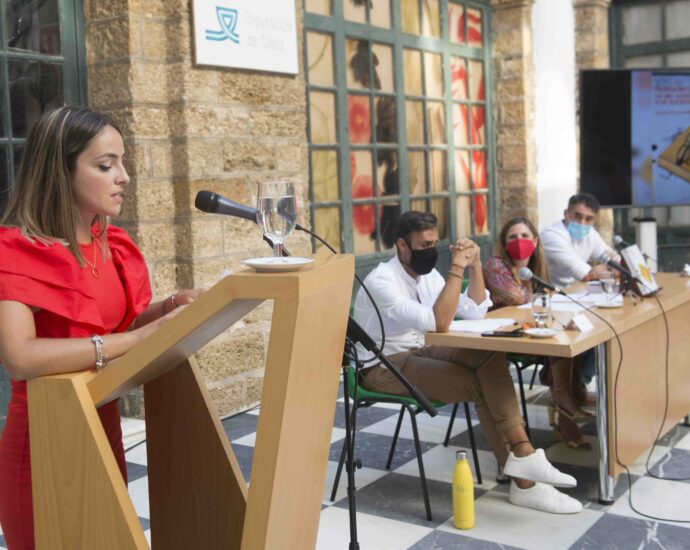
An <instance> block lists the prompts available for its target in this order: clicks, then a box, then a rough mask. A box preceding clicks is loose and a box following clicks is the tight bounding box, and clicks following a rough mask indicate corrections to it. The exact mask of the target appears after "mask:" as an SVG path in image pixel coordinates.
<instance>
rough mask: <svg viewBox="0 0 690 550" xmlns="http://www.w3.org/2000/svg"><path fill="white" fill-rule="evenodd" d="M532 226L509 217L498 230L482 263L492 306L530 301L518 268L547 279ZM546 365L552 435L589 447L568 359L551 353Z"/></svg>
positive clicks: (584, 414) (585, 417) (527, 286)
mask: <svg viewBox="0 0 690 550" xmlns="http://www.w3.org/2000/svg"><path fill="white" fill-rule="evenodd" d="M538 235H539V233H538V232H537V229H536V227H534V225H533V224H532V222H530V221H529V220H528V219H526V218H513V219H512V220H509V221H508V222H507V223H506V224H505V225H504V226H503V229H502V230H501V233H500V235H499V238H498V243H497V246H496V250H497V254H495V255H494V256H491V257H490V258H489V259H487V260H486V263H485V264H484V281H485V283H486V288H487V290H488V291H489V292H490V294H491V301H492V302H493V303H494V306H496V307H503V306H518V305H522V304H527V303H529V302H531V301H532V293H533V291H534V286H533V285H534V283H532V282H531V281H521V280H520V278H519V277H518V271H519V270H520V268H522V267H528V268H529V269H530V270H531V271H532V273H534V274H535V275H536V276H537V277H539V278H540V279H542V280H544V281H548V280H549V273H548V268H547V267H546V260H545V258H544V252H543V250H542V246H541V243H540V242H539V237H538ZM547 363H548V365H549V368H548V369H544V370H543V371H542V380H543V381H544V382H545V383H548V385H549V386H550V387H551V401H552V404H553V406H552V407H551V408H550V411H549V412H550V415H549V416H550V419H551V424H552V426H553V427H554V428H555V430H556V437H557V438H560V439H563V441H565V443H566V444H567V445H568V446H569V447H572V448H573V449H583V450H589V449H591V448H592V446H591V444H590V443H589V442H587V441H585V440H584V438H583V436H582V431H581V430H580V428H579V426H578V425H577V424H578V422H586V421H588V420H589V419H590V418H591V415H590V414H589V413H587V412H585V411H583V410H582V409H580V407H579V405H578V404H577V401H576V400H575V397H574V396H573V391H572V377H573V364H574V361H573V360H572V359H566V358H556V357H552V358H550V359H549V360H548V361H547Z"/></svg>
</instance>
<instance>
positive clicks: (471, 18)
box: [467, 8, 484, 48]
mask: <svg viewBox="0 0 690 550" xmlns="http://www.w3.org/2000/svg"><path fill="white" fill-rule="evenodd" d="M483 35H484V30H483V28H482V12H481V11H480V10H475V9H472V8H468V9H467V44H468V45H469V46H474V47H475V48H481V47H482V38H483Z"/></svg>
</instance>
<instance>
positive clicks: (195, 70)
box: [84, 0, 310, 415]
mask: <svg viewBox="0 0 690 550" xmlns="http://www.w3.org/2000/svg"><path fill="white" fill-rule="evenodd" d="M301 5H302V2H301V1H300V2H296V10H297V21H298V43H299V44H300V45H301V42H302V41H301V35H302V29H301V20H302V13H301V9H302V8H301ZM190 10H191V2H189V1H188V0H84V14H85V20H86V33H85V34H86V55H87V66H88V67H87V69H88V77H87V82H88V89H89V105H90V107H91V108H94V109H98V110H102V111H104V112H107V113H108V114H110V115H111V116H113V118H114V119H115V120H116V122H117V123H118V124H119V125H120V126H121V128H122V130H123V133H124V136H125V145H126V155H127V157H128V160H127V167H128V169H129V171H130V175H131V177H132V181H131V183H130V185H129V190H128V193H127V200H126V202H125V207H124V209H123V213H122V215H121V217H120V218H119V219H118V220H117V221H116V223H117V224H118V225H121V226H122V227H124V228H125V229H127V230H128V231H129V232H130V234H131V235H132V237H133V238H134V239H135V241H136V242H137V244H138V245H139V247H140V248H141V250H142V252H143V254H144V256H145V257H146V260H147V262H148V265H149V270H150V274H151V283H152V286H153V292H154V300H161V299H163V298H165V297H167V296H169V295H170V294H171V293H172V292H173V291H174V290H175V289H179V288H193V287H208V286H211V285H212V284H213V283H214V282H215V281H216V280H218V278H219V277H220V276H221V275H222V274H223V273H224V272H225V271H226V270H229V271H235V270H237V269H240V268H241V267H242V266H241V263H240V262H241V260H242V259H244V258H248V257H253V256H258V255H268V254H270V251H269V250H268V248H267V246H266V245H265V243H263V241H262V240H261V238H260V233H259V231H258V229H257V228H256V227H255V226H254V224H252V223H250V222H247V221H243V220H237V219H234V218H226V217H222V216H213V215H209V214H203V213H200V212H198V211H195V209H194V197H195V196H196V193H197V191H199V190H201V189H209V190H212V191H216V192H218V193H220V194H222V195H225V196H226V197H229V198H230V199H232V200H235V201H237V202H240V203H245V204H251V203H252V201H253V197H252V195H253V190H254V189H255V187H256V184H257V182H259V181H262V180H269V179H277V178H288V179H290V180H292V181H293V182H294V183H295V187H296V191H297V192H298V195H299V204H300V206H301V207H302V209H301V212H302V214H301V219H300V220H299V221H300V222H302V223H305V224H308V210H307V208H306V197H307V195H308V189H307V187H308V177H307V160H306V158H307V157H306V154H307V144H306V143H307V141H306V139H307V138H306V114H305V111H306V109H305V94H304V79H303V72H302V71H301V70H300V74H299V75H297V76H283V75H275V74H267V73H259V72H252V71H240V70H229V69H220V68H208V67H195V66H194V64H193V54H192V49H193V45H192V29H191V13H190ZM299 59H300V66H301V61H302V54H301V51H300V52H299ZM288 244H289V247H290V249H291V250H292V251H293V253H294V252H296V253H307V252H308V251H309V247H310V245H309V242H308V241H307V239H306V238H304V237H302V236H300V235H293V237H291V239H290V241H289V243H288ZM270 316H271V304H264V305H262V306H261V307H260V308H258V309H257V310H255V311H254V312H253V313H252V314H250V315H249V316H248V317H246V318H245V319H244V320H243V321H242V322H241V323H238V324H237V325H236V326H234V327H232V328H231V329H230V330H228V331H227V332H226V333H225V334H223V335H221V336H220V337H219V338H218V339H217V340H216V341H215V342H214V343H212V344H210V345H209V346H207V348H205V349H204V350H202V351H201V353H200V354H199V356H198V359H199V361H200V364H201V368H202V370H203V373H204V376H205V377H206V381H207V383H208V387H209V389H210V390H211V395H212V398H213V400H214V402H215V403H216V405H217V407H218V409H219V411H220V413H221V414H223V415H224V414H228V413H232V412H235V411H238V410H242V409H246V408H248V407H250V406H252V405H254V404H256V403H257V402H258V400H259V398H260V392H261V385H262V379H263V378H262V377H263V367H264V357H265V350H266V346H267V341H268V332H269V330H270ZM126 401H127V405H126V408H127V411H126V412H127V414H141V413H142V412H143V411H142V400H141V395H140V393H135V394H134V395H132V396H130V397H129V398H128V399H127V400H126Z"/></svg>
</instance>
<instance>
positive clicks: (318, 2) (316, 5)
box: [304, 0, 331, 15]
mask: <svg viewBox="0 0 690 550" xmlns="http://www.w3.org/2000/svg"><path fill="white" fill-rule="evenodd" d="M304 9H305V10H307V11H310V12H312V13H320V14H321V15H331V0H304Z"/></svg>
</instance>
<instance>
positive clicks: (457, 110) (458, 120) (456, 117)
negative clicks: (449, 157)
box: [453, 103, 469, 147]
mask: <svg viewBox="0 0 690 550" xmlns="http://www.w3.org/2000/svg"><path fill="white" fill-rule="evenodd" d="M453 141H454V142H455V146H456V147H462V146H465V145H467V144H468V143H469V140H468V139H467V105H460V104H458V103H454V104H453Z"/></svg>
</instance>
